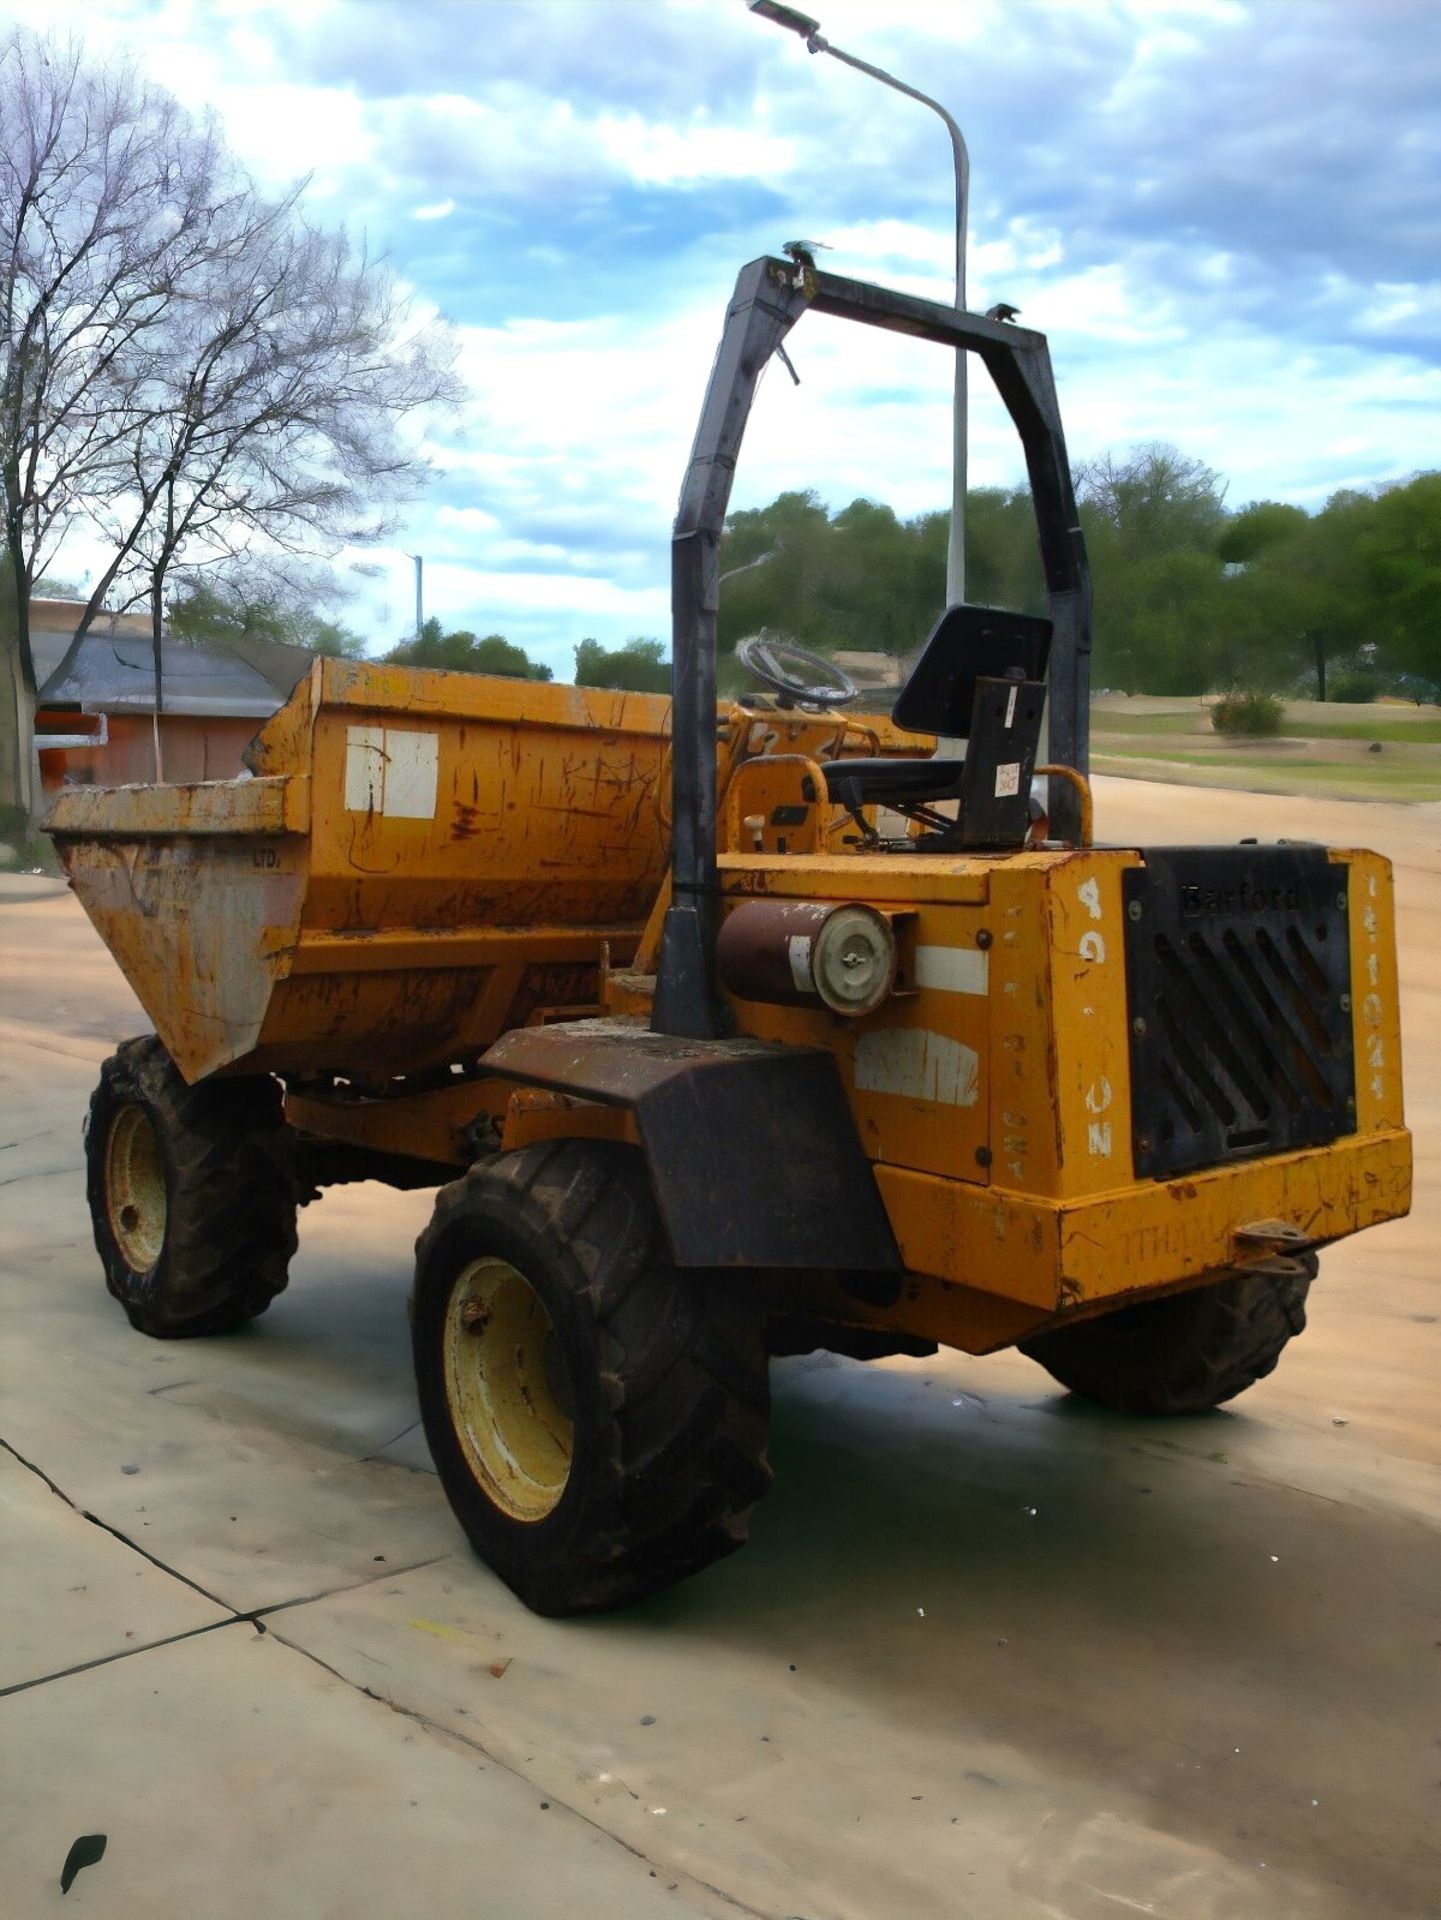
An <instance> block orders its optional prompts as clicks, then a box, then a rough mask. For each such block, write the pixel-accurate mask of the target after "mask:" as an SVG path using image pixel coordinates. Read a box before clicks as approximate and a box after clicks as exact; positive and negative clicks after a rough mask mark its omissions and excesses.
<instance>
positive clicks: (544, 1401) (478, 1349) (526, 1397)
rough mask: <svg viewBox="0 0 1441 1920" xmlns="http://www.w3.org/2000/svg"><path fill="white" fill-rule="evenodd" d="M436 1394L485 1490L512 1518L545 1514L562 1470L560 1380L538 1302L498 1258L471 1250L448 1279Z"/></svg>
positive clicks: (565, 1474) (564, 1442)
mask: <svg viewBox="0 0 1441 1920" xmlns="http://www.w3.org/2000/svg"><path fill="white" fill-rule="evenodd" d="M445 1394H446V1400H447V1402H448V1404H449V1408H450V1422H451V1426H452V1428H453V1429H454V1431H455V1436H456V1438H457V1440H458V1441H459V1442H460V1446H461V1451H462V1452H463V1453H464V1455H465V1458H466V1463H467V1465H468V1466H469V1467H470V1470H471V1472H472V1473H473V1474H474V1476H475V1478H476V1480H477V1481H478V1482H479V1483H480V1486H481V1487H482V1489H483V1490H484V1492H485V1493H486V1495H487V1497H488V1498H489V1499H490V1500H491V1501H492V1502H493V1503H494V1504H495V1505H496V1506H497V1507H499V1508H500V1510H501V1512H502V1513H506V1514H509V1516H510V1518H511V1519H512V1520H525V1521H535V1520H544V1518H545V1517H546V1515H547V1514H548V1513H552V1512H553V1511H554V1510H555V1508H556V1506H557V1505H558V1504H559V1502H560V1497H561V1495H562V1494H563V1493H564V1492H565V1488H566V1482H567V1481H568V1480H569V1478H570V1463H571V1456H572V1453H573V1451H574V1446H575V1431H574V1427H573V1424H572V1420H571V1414H570V1393H569V1386H568V1383H567V1381H566V1378H565V1373H564V1369H563V1367H562V1365H561V1362H560V1353H559V1346H558V1342H557V1340H556V1334H555V1328H554V1327H553V1326H552V1324H551V1318H550V1315H549V1314H548V1313H547V1312H546V1310H545V1304H544V1302H543V1301H542V1300H541V1298H540V1296H539V1294H538V1293H536V1291H535V1289H534V1288H533V1287H532V1286H531V1284H530V1282H529V1281H528V1280H527V1279H526V1277H525V1275H524V1274H523V1273H521V1272H519V1271H518V1270H517V1269H516V1268H515V1267H513V1266H511V1265H510V1263H509V1262H508V1261H506V1260H499V1259H494V1258H488V1259H484V1260H472V1261H471V1263H470V1265H469V1266H468V1267H465V1268H463V1269H462V1271H461V1273H460V1274H459V1275H458V1277H457V1279H456V1282H455V1285H454V1287H453V1288H452V1289H451V1295H450V1304H449V1306H448V1307H447V1309H446V1315H445Z"/></svg>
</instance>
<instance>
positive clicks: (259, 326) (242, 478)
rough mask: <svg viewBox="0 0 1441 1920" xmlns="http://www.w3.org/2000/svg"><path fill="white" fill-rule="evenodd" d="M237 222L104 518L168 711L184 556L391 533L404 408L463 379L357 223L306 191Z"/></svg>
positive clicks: (178, 332)
mask: <svg viewBox="0 0 1441 1920" xmlns="http://www.w3.org/2000/svg"><path fill="white" fill-rule="evenodd" d="M229 225H230V228H231V239H230V242H229V244H227V245H226V247H225V248H224V251H223V253H222V254H220V255H218V256H217V257H216V258H215V259H214V260H212V261H211V262H209V263H208V264H207V267H206V268H205V270H204V271H203V272H200V273H197V274H196V275H195V276H194V284H193V286H192V287H189V288H187V290H186V294H185V297H184V298H183V299H180V300H178V301H177V302H176V303H175V304H174V306H173V307H172V309H171V312H170V314H169V316H168V319H167V325H166V330H165V332H166V348H165V352H164V353H163V355H162V356H161V358H160V359H159V360H158V361H157V362H156V363H155V365H154V366H153V367H152V369H151V370H150V376H149V382H148V388H147V393H148V400H147V404H146V405H145V406H144V407H143V408H142V409H140V410H139V411H138V412H137V414H136V416H135V422H134V427H133V431H132V435H131V438H130V441H129V445H128V448H127V459H128V463H129V467H130V471H131V475H132V483H131V486H130V488H129V489H128V490H127V492H126V494H125V495H124V496H121V497H120V498H118V499H116V500H114V501H111V502H109V503H107V505H106V506H105V507H104V508H103V509H102V510H101V511H100V513H99V516H98V517H99V518H100V519H101V520H102V521H103V522H104V523H105V524H106V527H107V531H108V533H109V537H110V539H111V541H112V543H113V545H114V548H115V553H116V561H115V567H114V570H115V572H116V573H117V574H119V575H121V576H123V577H124V578H125V579H126V580H128V581H131V582H137V584H138V579H137V577H143V581H144V591H145V597H146V598H147V599H148V602H149V607H150V614H151V624H152V633H153V638H154V661H155V675H156V680H155V698H156V708H157V711H158V710H159V708H160V706H161V704H162V702H163V687H162V683H161V635H162V621H163V613H164V606H165V594H166V582H167V578H168V577H169V575H170V574H171V572H172V570H173V569H174V568H176V567H177V566H178V565H181V564H184V565H186V566H187V567H188V569H189V570H191V571H192V572H193V571H194V569H195V568H196V567H197V565H202V564H204V563H205V562H207V561H209V562H212V563H226V564H229V563H234V562H236V561H238V560H243V561H248V562H249V563H250V566H251V569H252V571H253V570H254V569H255V568H257V567H259V566H262V565H263V564H264V562H265V560H266V559H267V557H269V558H271V559H272V560H273V561H275V562H279V561H281V560H282V559H283V558H284V557H285V556H286V555H293V554H306V555H311V556H325V555H330V554H334V553H335V552H336V551H337V550H338V549H339V548H340V547H342V546H344V545H353V544H363V543H365V542H368V541H373V540H375V539H378V538H379V537H380V536H381V535H382V534H383V533H384V532H385V531H386V530H387V527H388V526H389V524H390V519H389V515H390V514H391V512H392V511H393V509H394V507H395V506H396V504H397V503H398V502H399V501H400V500H401V499H403V498H405V497H407V496H408V495H409V494H411V493H413V492H414V491H415V489H416V487H417V486H418V484H419V482H420V480H421V478H422V477H423V473H424V463H423V461H422V459H421V458H420V455H419V450H418V448H417V446H416V445H415V444H414V443H413V440H412V439H411V438H409V437H408V430H407V422H408V421H409V420H410V419H411V417H412V416H413V415H415V414H416V413H417V412H418V411H420V410H422V409H425V408H428V407H430V406H433V405H434V404H435V403H436V402H438V401H454V400H457V399H458V398H459V397H460V393H461V388H460V386H459V383H458V382H457V380H456V379H455V376H454V374H453V373H452V371H451V359H452V355H451V352H450V346H449V341H448V339H447V337H446V335H445V333H444V331H443V330H442V329H440V328H439V327H437V326H436V325H434V324H427V325H417V324H415V323H414V322H413V321H412V319H411V316H410V314H409V311H408V309H407V307H406V305H405V303H404V302H403V301H402V300H401V299H400V298H399V296H398V294H397V292H396V289H395V286H394V282H393V280H392V278H391V276H390V275H389V273H388V272H387V271H386V270H385V269H384V268H383V266H380V265H378V264H377V263H375V262H373V261H371V260H369V259H368V258H367V257H366V255H365V254H364V253H363V252H361V253H354V252H352V249H351V247H350V244H349V242H348V241H347V240H346V239H345V237H344V236H343V235H337V234H326V233H321V232H317V231H315V230H314V229H312V228H310V227H308V226H307V225H306V224H305V223H304V222H303V221H302V220H301V219H300V217H299V215H298V213H297V210H296V208H295V205H294V202H293V201H287V202H282V203H280V204H272V205H266V204H264V203H261V202H259V201H257V200H254V199H253V198H252V199H250V200H247V201H245V202H243V203H237V205H236V207H235V208H234V209H232V214H231V218H230V221H229ZM127 516H128V518H127ZM133 597H134V598H139V597H140V595H139V592H138V591H137V592H135V593H134V596H133ZM157 738H158V735H157ZM159 777H161V774H160V769H159V768H158V767H157V778H159Z"/></svg>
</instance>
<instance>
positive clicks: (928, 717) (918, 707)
mask: <svg viewBox="0 0 1441 1920" xmlns="http://www.w3.org/2000/svg"><path fill="white" fill-rule="evenodd" d="M1050 651H1051V622H1050V621H1049V620H1046V619H1043V618H1041V617H1040V616H1039V615H1037V614H1030V613H1011V612H1010V611H1008V610H1007V609H1006V608H1003V607H972V606H964V605H962V606H955V607H947V608H946V611H945V612H944V613H943V614H942V615H941V617H940V619H939V620H938V621H937V622H936V624H935V627H934V628H933V629H932V631H931V636H930V638H929V639H928V640H927V641H926V644H925V647H924V648H923V649H922V652H921V657H920V658H919V660H917V662H916V664H915V666H914V668H913V669H912V671H911V677H910V679H909V680H907V682H906V684H905V686H904V687H903V688H902V689H901V694H900V698H899V699H898V700H897V701H896V704H895V707H894V708H893V709H892V718H893V719H894V720H895V723H896V725H897V726H898V727H906V728H908V729H909V730H910V731H911V732H913V733H938V734H941V735H943V736H945V737H947V738H950V739H958V740H964V739H967V738H968V737H969V735H970V731H971V714H972V709H973V708H974V706H975V703H976V683H977V681H978V680H982V679H987V680H1005V679H1007V678H1009V677H1019V678H1020V679H1021V680H1026V681H1037V680H1044V679H1045V677H1046V662H1047V660H1048V658H1049V656H1050Z"/></svg>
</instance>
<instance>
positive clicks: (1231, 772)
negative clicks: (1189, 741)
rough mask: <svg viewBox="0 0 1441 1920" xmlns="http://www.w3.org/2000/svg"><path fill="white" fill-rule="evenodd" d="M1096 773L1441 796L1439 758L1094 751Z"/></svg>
mask: <svg viewBox="0 0 1441 1920" xmlns="http://www.w3.org/2000/svg"><path fill="white" fill-rule="evenodd" d="M1092 765H1093V766H1094V768H1095V771H1096V772H1097V773H1113V774H1122V775H1125V776H1129V777H1130V778H1132V779H1148V780H1164V779H1167V778H1168V777H1170V778H1174V779H1175V780H1176V781H1178V782H1179V783H1180V784H1182V785H1184V786H1200V787H1206V786H1211V787H1240V788H1249V789H1251V790H1252V791H1254V792H1257V793H1298V794H1311V795H1314V796H1315V797H1316V798H1318V799H1327V798H1329V799H1340V800H1397V801H1406V802H1411V803H1419V802H1424V801H1431V800H1441V763H1438V764H1437V766H1436V767H1435V769H1434V771H1433V769H1432V768H1431V767H1430V766H1425V767H1418V766H1415V765H1414V764H1413V765H1411V766H1396V765H1394V764H1393V765H1391V766H1386V765H1384V764H1383V763H1381V762H1379V761H1378V762H1377V763H1375V764H1374V765H1373V764H1369V763H1368V764H1366V765H1359V764H1352V765H1346V764H1344V763H1343V764H1338V763H1337V762H1336V761H1334V760H1312V759H1297V760H1286V761H1284V762H1278V761H1268V760H1266V759H1264V758H1263V757H1261V756H1260V755H1256V756H1254V757H1253V756H1252V755H1250V754H1247V755H1241V754H1219V753H1206V754H1201V753H1150V754H1148V753H1143V752H1141V751H1140V750H1139V749H1135V748H1132V749H1122V750H1121V751H1119V752H1109V751H1105V750H1098V751H1096V752H1095V753H1093V754H1092Z"/></svg>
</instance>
